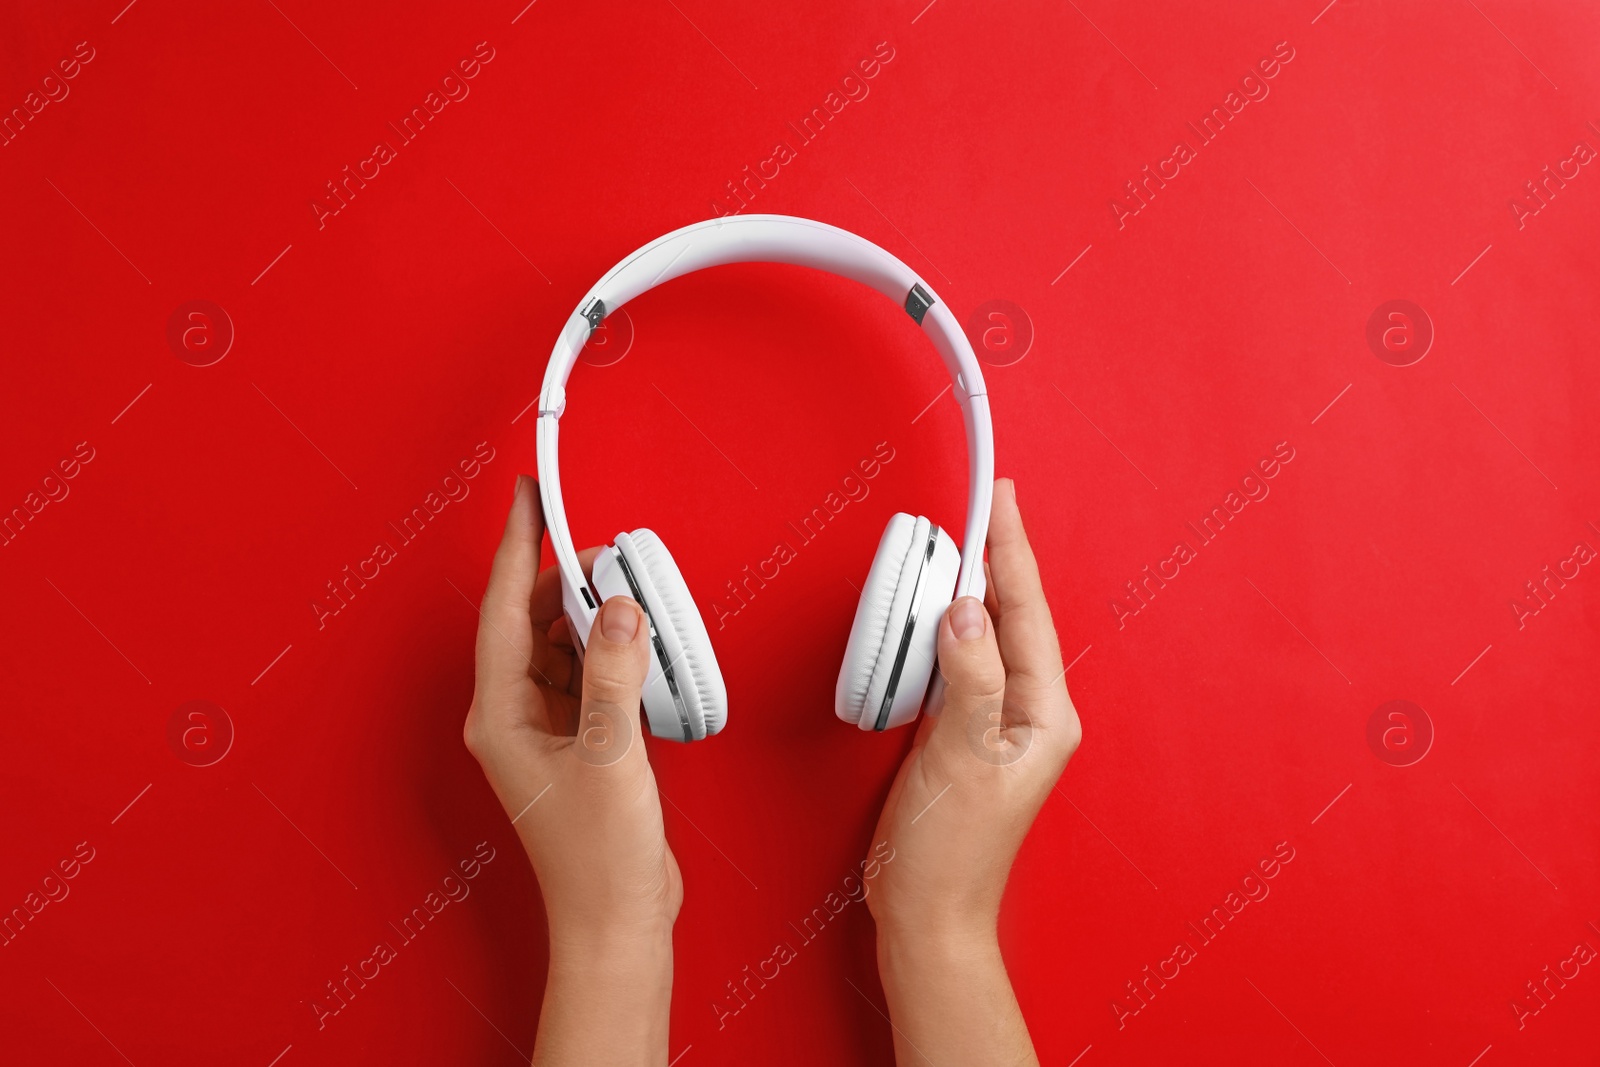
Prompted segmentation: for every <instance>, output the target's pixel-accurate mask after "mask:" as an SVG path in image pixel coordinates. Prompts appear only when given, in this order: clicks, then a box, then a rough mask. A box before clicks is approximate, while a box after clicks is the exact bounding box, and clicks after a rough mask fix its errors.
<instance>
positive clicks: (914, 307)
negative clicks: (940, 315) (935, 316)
mask: <svg viewBox="0 0 1600 1067" xmlns="http://www.w3.org/2000/svg"><path fill="white" fill-rule="evenodd" d="M931 307H933V295H932V294H931V293H929V292H928V290H926V289H924V288H923V287H922V284H921V283H920V282H919V283H917V284H915V285H913V286H912V287H911V291H910V292H909V293H907V294H906V314H907V315H910V316H911V318H912V320H913V321H915V322H916V324H917V325H918V326H921V325H922V316H924V315H926V314H927V313H928V309H929V308H931Z"/></svg>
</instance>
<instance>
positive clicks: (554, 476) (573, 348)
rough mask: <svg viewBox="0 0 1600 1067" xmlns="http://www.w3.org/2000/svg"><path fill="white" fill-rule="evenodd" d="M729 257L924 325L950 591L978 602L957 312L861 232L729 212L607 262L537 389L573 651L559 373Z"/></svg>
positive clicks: (973, 473) (547, 504) (591, 614)
mask: <svg viewBox="0 0 1600 1067" xmlns="http://www.w3.org/2000/svg"><path fill="white" fill-rule="evenodd" d="M729 263H792V264H796V265H799V266H805V267H811V268H813V269H816V270H820V271H824V272H826V273H828V274H834V275H838V276H839V277H842V278H850V279H853V280H854V281H858V282H860V283H861V284H863V285H866V286H868V287H870V288H872V289H876V290H877V291H878V292H880V293H883V294H884V295H885V296H887V297H889V298H890V299H891V300H893V301H894V302H895V303H896V304H899V305H902V306H903V307H904V308H905V310H906V313H907V314H908V315H910V316H911V318H912V319H913V320H914V321H915V322H916V323H917V324H918V325H919V326H922V327H923V328H924V329H925V330H927V332H928V335H929V337H930V338H931V340H932V341H933V344H934V347H935V348H936V349H938V351H939V355H940V356H941V357H942V358H943V360H944V365H945V369H946V370H947V371H948V372H949V374H950V380H951V382H952V386H953V391H954V393H955V398H956V401H957V402H958V403H959V404H960V405H961V414H962V419H963V421H964V422H965V423H966V431H967V475H968V485H967V526H966V533H965V536H964V537H963V538H962V542H961V544H962V548H961V575H960V578H959V579H958V580H957V583H956V592H955V595H956V596H958V597H961V596H969V595H970V596H976V597H980V598H981V597H982V596H983V594H984V589H985V581H984V574H983V546H984V542H985V541H986V540H987V538H988V533H989V509H990V504H991V500H992V497H993V494H994V429H993V425H992V424H991V422H990V418H989V399H988V395H987V392H986V388H985V386H984V382H983V371H982V369H981V368H980V367H979V365H978V360H977V357H976V355H974V354H973V351H972V345H971V344H970V343H969V342H968V341H967V337H966V334H964V333H963V332H962V331H961V327H960V325H959V324H958V323H957V322H956V319H955V316H954V315H952V314H951V312H950V309H949V308H948V307H947V306H945V305H944V304H943V303H941V302H940V301H939V300H938V298H937V297H936V296H935V295H934V292H933V290H932V288H931V287H930V286H928V285H927V284H926V283H925V282H923V281H922V279H921V278H919V277H918V276H917V274H916V273H915V272H914V271H912V269H911V268H910V267H908V266H906V265H905V264H904V263H903V262H901V261H900V260H899V259H898V258H896V257H895V256H894V255H892V254H890V253H889V252H886V251H885V250H883V249H882V248H879V247H878V246H877V245H875V244H873V243H872V242H871V241H868V240H867V239H866V238H864V237H858V236H857V235H855V234H853V233H851V232H849V231H848V230H841V229H839V228H838V227H837V226H829V225H827V224H826V223H822V222H814V221H812V220H810V219H801V218H795V217H793V216H789V215H734V216H728V217H726V218H720V219H711V220H708V221H706V222H699V223H695V224H694V225H692V226H685V227H683V228H682V229H678V230H674V231H672V232H671V233H669V234H666V235H665V236H662V237H658V238H656V239H655V240H654V241H651V242H650V243H649V244H646V245H644V246H643V247H641V248H639V249H638V250H637V251H635V252H634V253H633V254H632V255H630V256H628V257H627V258H626V259H624V260H622V262H620V263H618V264H617V265H616V266H614V267H612V268H611V269H610V270H609V271H607V272H606V273H605V276H604V277H602V278H601V279H600V280H599V281H598V282H596V283H595V284H594V286H593V287H592V288H591V289H590V290H589V292H588V293H587V294H585V296H584V298H583V300H582V301H580V302H579V304H578V306H577V308H576V309H574V311H573V313H572V315H571V317H570V318H568V320H567V323H566V325H565V326H564V327H563V328H562V330H561V333H560V335H559V336H558V337H557V338H556V343H555V347H554V349H553V350H552V351H551V353H550V362H549V364H548V365H547V366H546V368H545V375H544V384H543V386H542V387H541V389H540V391H539V423H538V472H539V492H540V495H541V496H542V497H543V503H544V514H545V519H546V525H547V528H548V530H549V533H550V543H551V545H552V546H553V547H554V549H555V554H556V563H557V566H559V567H560V569H561V600H562V605H563V607H564V609H565V611H566V613H567V617H568V618H569V619H570V620H571V622H572V624H573V637H574V640H575V641H576V642H577V643H578V645H579V646H580V647H582V646H583V645H585V644H587V643H588V639H589V630H590V628H591V626H592V625H593V623H594V619H595V615H596V612H597V610H598V608H599V605H598V603H597V602H596V601H595V598H594V596H593V594H592V593H590V591H589V584H588V582H587V581H586V580H585V579H584V576H583V568H582V565H581V564H580V563H579V562H578V553H577V550H576V549H575V548H574V547H573V544H572V534H571V531H570V530H569V529H568V527H567V516H566V510H565V508H564V506H563V504H562V500H561V474H560V465H559V462H558V452H557V439H558V427H559V420H560V418H561V415H562V413H563V412H564V411H565V410H566V402H567V397H566V382H567V377H568V375H570V374H571V373H572V368H573V367H574V366H575V365H576V364H577V362H578V356H579V354H580V353H581V352H582V350H583V345H584V342H585V341H587V340H588V339H589V335H590V334H591V333H592V332H593V331H594V330H595V329H596V328H597V327H598V326H599V325H600V323H601V322H602V321H603V320H604V319H605V317H606V316H607V315H608V314H610V313H611V312H613V311H615V310H616V309H617V308H619V307H621V306H622V305H623V304H625V303H627V302H628V301H629V300H632V299H633V298H634V297H636V296H638V295H639V294H641V293H644V292H647V291H648V290H650V289H653V288H655V287H656V286H658V285H661V284H662V283H664V282H668V281H671V280H672V279H673V278H677V277H680V276H681V275H684V274H690V273H692V272H694V271H697V270H703V269H705V268H706V267H716V266H721V265H724V264H729Z"/></svg>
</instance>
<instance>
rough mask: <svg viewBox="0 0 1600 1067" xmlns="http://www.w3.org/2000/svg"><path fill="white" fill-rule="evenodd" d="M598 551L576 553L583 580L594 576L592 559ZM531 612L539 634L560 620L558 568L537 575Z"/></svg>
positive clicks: (587, 549)
mask: <svg viewBox="0 0 1600 1067" xmlns="http://www.w3.org/2000/svg"><path fill="white" fill-rule="evenodd" d="M600 551H601V548H600V546H599V545H595V546H594V547H593V548H586V549H584V550H583V551H582V552H579V553H578V566H580V567H582V568H583V576H584V577H585V578H589V577H591V576H592V575H593V574H594V558H595V557H596V556H598V555H599V554H600ZM531 610H532V613H533V627H534V629H535V630H538V631H540V632H545V631H548V630H549V629H550V624H551V623H553V622H555V621H556V620H557V619H559V618H561V568H560V567H547V568H545V569H544V570H543V571H541V572H540V573H539V577H538V579H536V580H535V581H534V583H533V599H532V604H531Z"/></svg>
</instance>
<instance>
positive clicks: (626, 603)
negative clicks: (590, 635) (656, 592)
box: [600, 596, 639, 645]
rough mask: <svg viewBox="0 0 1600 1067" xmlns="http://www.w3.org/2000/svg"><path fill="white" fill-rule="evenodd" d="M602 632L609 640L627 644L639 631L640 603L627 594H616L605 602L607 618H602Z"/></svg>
mask: <svg viewBox="0 0 1600 1067" xmlns="http://www.w3.org/2000/svg"><path fill="white" fill-rule="evenodd" d="M600 632H601V633H603V634H605V635H606V640H607V641H615V642H616V643H617V644H619V645H626V644H628V643H630V642H631V641H632V640H633V635H634V634H636V633H638V632H639V605H637V604H635V603H634V602H633V601H632V600H629V599H628V598H627V597H625V596H614V597H612V598H611V599H610V600H608V601H606V604H605V618H603V619H601V620H600Z"/></svg>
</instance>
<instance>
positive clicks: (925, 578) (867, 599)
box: [538, 215, 994, 741]
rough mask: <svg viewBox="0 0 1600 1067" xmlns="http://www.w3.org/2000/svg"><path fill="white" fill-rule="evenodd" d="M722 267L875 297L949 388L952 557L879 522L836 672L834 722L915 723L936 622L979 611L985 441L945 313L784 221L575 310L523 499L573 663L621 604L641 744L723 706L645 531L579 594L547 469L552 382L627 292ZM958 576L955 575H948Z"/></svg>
mask: <svg viewBox="0 0 1600 1067" xmlns="http://www.w3.org/2000/svg"><path fill="white" fill-rule="evenodd" d="M725 263H794V264H799V265H801V266H806V267H812V268H815V269H817V270H821V271H825V272H827V273H829V274H836V275H839V276H840V277H843V278H851V279H854V280H855V281H858V282H860V283H862V284H863V285H866V286H869V287H871V288H873V289H876V290H878V291H879V292H880V293H883V294H884V295H885V296H887V297H889V298H890V299H891V300H893V301H895V303H897V304H902V305H903V306H904V307H905V310H906V313H907V314H909V315H910V316H911V318H912V320H913V321H915V322H916V323H917V324H918V325H919V326H922V327H924V328H925V329H927V331H928V333H929V334H930V336H931V337H932V339H933V344H934V347H935V348H937V349H938V350H939V354H940V356H942V357H943V358H944V364H945V368H946V369H947V370H948V371H949V372H950V377H951V380H952V381H953V382H954V392H955V397H956V400H957V401H958V402H959V403H960V405H961V414H962V418H963V420H964V421H965V423H966V428H967V475H968V479H969V480H968V486H967V529H966V535H965V538H964V540H963V544H964V545H965V546H966V547H965V548H963V549H961V550H960V551H959V552H958V550H957V549H956V546H955V542H954V541H952V540H951V539H950V535H949V534H947V533H945V532H944V531H943V530H941V529H940V528H939V527H937V526H935V525H934V524H933V523H931V522H929V521H928V520H927V519H925V518H922V517H920V516H918V517H912V516H910V515H907V514H905V513H904V512H901V513H899V514H897V515H895V516H894V517H893V518H892V519H890V520H889V527H888V529H886V530H885V531H884V533H883V539H882V540H881V541H880V542H879V543H878V554H877V556H876V557H875V558H874V559H873V561H872V569H871V570H870V571H868V572H867V584H866V586H865V591H864V592H863V593H862V595H861V603H860V604H859V605H858V606H857V608H856V617H855V622H854V624H852V625H851V627H850V641H849V644H848V645H847V646H846V649H845V654H844V665H843V667H842V668H841V669H840V671H839V684H838V687H837V689H836V691H835V695H834V706H835V711H836V712H837V713H838V715H839V718H841V719H843V720H844V721H845V722H848V723H854V724H855V725H857V726H859V727H861V729H863V730H884V729H888V728H889V727H891V726H900V725H902V724H904V723H907V722H910V721H911V720H912V719H914V718H916V716H917V712H918V710H919V709H920V708H921V706H922V701H923V697H924V696H925V695H926V693H927V690H928V682H929V680H930V678H931V677H932V675H933V667H934V658H935V656H936V650H937V644H938V629H939V621H940V619H941V618H942V617H943V615H944V612H945V609H946V608H948V607H949V606H950V604H951V602H952V601H953V600H955V598H956V597H958V596H975V597H978V598H980V599H981V598H982V597H983V593H984V584H985V583H984V574H983V546H984V542H985V540H987V538H988V532H989V507H990V503H991V499H992V497H993V492H994V429H993V426H992V425H991V423H990V421H989V398H988V395H987V393H986V391H985V388H984V384H983V372H982V371H981V370H980V369H979V367H978V360H977V357H976V356H975V355H974V354H973V351H972V345H971V344H970V343H968V341H967V338H966V335H965V334H964V333H962V331H961V327H960V326H959V325H958V324H957V323H956V319H955V316H954V315H952V314H951V313H950V309H949V308H947V307H946V306H945V305H944V304H941V303H940V302H939V301H938V299H937V298H936V297H935V296H934V294H933V290H932V289H931V288H929V287H928V285H927V284H925V283H924V282H923V281H922V280H921V279H920V278H918V277H917V275H916V274H915V273H914V272H913V271H912V270H911V268H910V267H908V266H906V265H905V264H904V263H902V262H900V260H899V259H897V258H895V257H894V256H893V255H891V254H889V253H888V252H886V251H884V250H883V249H881V248H879V247H878V246H877V245H875V244H873V243H872V242H871V241H868V240H866V239H865V238H863V237H858V236H856V235H855V234H853V233H850V232H849V231H847V230H841V229H839V228H838V227H837V226H829V225H827V224H825V223H821V222H813V221H812V220H810V219H801V218H794V217H792V216H788V215H737V216H731V217H727V218H721V219H713V220H710V221H707V222H700V223H696V224H695V225H693V226H685V227H684V228H682V229H680V230H674V231H673V232H671V233H669V234H667V235H666V236H664V237H658V238H656V240H654V241H651V242H650V243H649V244H647V245H645V246H644V247H642V248H640V249H639V250H638V251H636V252H634V253H633V254H632V255H630V256H628V257H627V258H626V259H624V260H623V261H622V262H620V263H618V264H617V265H616V266H615V267H612V268H611V269H610V270H609V271H607V272H606V274H605V277H603V278H601V279H600V280H599V281H598V282H596V283H595V285H594V287H593V288H591V289H590V290H589V292H588V294H587V295H585V296H584V298H583V300H582V301H580V302H579V304H578V307H577V309H576V310H575V311H574V312H573V313H572V317H571V318H570V319H568V320H567V324H566V326H565V327H564V328H563V329H562V331H561V335H560V336H559V337H558V338H557V339H556V344H555V348H554V349H552V350H551V353H550V363H549V365H548V366H547V367H546V368H545V375H544V385H543V386H542V388H541V389H540V392H539V430H538V449H539V460H538V470H539V493H540V496H541V498H542V501H543V504H544V513H545V518H546V520H547V525H548V529H549V532H550V543H551V545H552V546H554V548H555V554H556V565H557V566H558V567H560V569H561V604H562V609H563V610H564V611H565V613H566V617H567V625H568V627H569V628H570V630H571V633H572V638H573V643H574V645H575V646H576V648H577V650H578V654H579V656H580V657H581V656H582V654H583V648H584V646H585V645H586V644H587V643H588V640H589V631H590V629H591V628H593V626H594V621H595V617H596V615H597V613H598V606H599V603H600V602H601V601H603V600H606V599H608V598H610V597H613V596H631V597H632V598H633V599H634V600H635V601H637V602H638V604H639V606H640V607H641V608H642V609H643V610H644V613H645V618H646V620H647V622H648V624H649V627H650V637H651V643H652V645H653V646H654V653H653V655H652V657H651V662H650V673H649V676H648V678H647V679H646V680H645V686H644V694H643V701H644V710H645V716H646V718H647V719H648V720H649V723H650V732H651V733H653V734H655V735H656V736H657V737H661V738H667V739H669V740H674V741H695V740H699V739H701V738H704V737H707V736H709V735H711V734H714V733H716V732H717V731H719V730H721V729H722V727H723V725H724V724H725V723H726V722H727V717H728V692H727V687H726V686H725V685H724V684H723V681H722V671H721V670H720V669H719V668H718V667H717V659H716V656H715V655H713V654H712V651H711V636H710V634H708V633H707V632H706V625H705V622H704V621H703V620H702V619H701V617H700V612H699V610H698V609H697V608H696V607H695V604H694V599H693V598H692V597H691V596H690V595H689V589H688V586H687V585H686V584H685V583H684V580H683V575H682V574H681V573H679V571H678V565H677V564H676V563H674V562H673V561H672V556H671V555H670V554H669V553H668V552H667V548H666V546H665V545H664V544H662V543H661V539H660V538H659V537H657V536H656V535H655V534H654V533H653V532H651V531H650V530H647V529H639V530H635V531H633V532H632V533H631V534H630V533H619V534H617V536H616V538H615V543H614V544H612V545H608V546H606V547H605V548H604V549H602V550H601V553H600V555H599V556H597V557H596V558H595V561H594V591H591V590H590V586H589V583H588V582H587V581H586V580H585V579H584V576H583V567H582V565H581V564H580V563H579V562H578V553H577V551H576V550H575V549H574V548H573V545H572V534H571V532H570V531H569V530H568V528H567V516H566V511H565V509H564V508H563V506H562V503H561V474H560V469H559V464H558V462H557V446H556V443H557V437H558V430H559V427H560V418H561V415H562V413H563V412H564V411H565V410H566V402H567V396H566V381H567V376H568V375H570V374H571V373H572V368H573V366H574V365H575V364H576V363H577V361H578V355H579V353H580V352H581V351H582V349H583V345H584V342H585V341H587V340H588V338H589V335H590V333H592V332H593V331H594V330H595V328H596V327H598V326H599V325H600V323H601V321H602V320H603V319H604V318H605V317H606V316H607V315H609V314H610V313H612V312H614V311H616V310H617V308H619V307H621V306H622V305H623V304H625V303H627V302H628V301H629V300H632V299H633V298H634V297H636V296H638V295H639V294H640V293H643V292H646V291H648V290H650V289H653V288H655V287H656V286H658V285H660V284H661V283H663V282H667V281H671V280H672V279H673V278H677V277H679V276H680V275H684V274H689V273H692V272H693V271H697V270H703V269H705V268H706V267H715V266H720V265H722V264H725ZM958 568H959V573H958Z"/></svg>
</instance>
